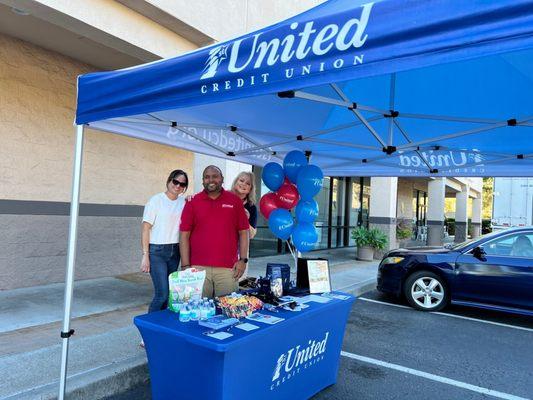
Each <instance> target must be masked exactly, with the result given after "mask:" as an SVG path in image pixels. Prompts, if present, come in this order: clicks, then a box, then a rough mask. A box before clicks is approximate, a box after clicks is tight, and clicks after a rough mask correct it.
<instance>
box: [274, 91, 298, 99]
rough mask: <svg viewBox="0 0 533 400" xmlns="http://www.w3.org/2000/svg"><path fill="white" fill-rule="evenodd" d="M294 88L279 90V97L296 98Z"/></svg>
mask: <svg viewBox="0 0 533 400" xmlns="http://www.w3.org/2000/svg"><path fill="white" fill-rule="evenodd" d="M294 95H295V93H294V90H286V91H284V92H278V97H279V98H281V99H293V98H294Z"/></svg>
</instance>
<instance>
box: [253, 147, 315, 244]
mask: <svg viewBox="0 0 533 400" xmlns="http://www.w3.org/2000/svg"><path fill="white" fill-rule="evenodd" d="M262 179H263V182H264V183H265V185H266V186H267V187H268V188H269V189H270V190H272V192H269V193H267V194H265V195H263V197H261V200H260V201H259V210H260V211H261V214H263V216H264V217H265V218H266V219H267V220H268V227H269V228H270V230H271V231H272V233H273V234H274V235H275V236H276V237H278V238H279V239H282V240H288V239H289V238H290V237H291V236H292V243H293V245H294V247H295V248H296V249H297V250H298V251H300V252H306V251H309V250H311V249H313V248H314V246H315V244H316V243H317V242H318V233H317V231H316V229H315V227H314V225H313V223H314V221H315V220H316V218H317V217H318V203H317V202H316V201H315V200H314V199H313V197H314V196H316V195H317V194H318V192H320V189H321V188H322V183H323V180H324V174H323V173H322V170H321V169H320V168H319V167H317V166H316V165H310V164H308V161H307V157H306V156H305V154H304V153H303V152H301V151H298V150H294V151H291V152H289V153H287V155H286V156H285V159H284V160H283V167H282V166H281V165H280V164H277V163H274V162H270V163H268V164H266V165H265V166H264V168H263V174H262ZM295 184H296V185H295ZM293 208H295V210H294V211H295V213H294V214H295V216H296V223H295V222H294V219H293V217H292V215H291V213H290V211H289V210H291V209H293Z"/></svg>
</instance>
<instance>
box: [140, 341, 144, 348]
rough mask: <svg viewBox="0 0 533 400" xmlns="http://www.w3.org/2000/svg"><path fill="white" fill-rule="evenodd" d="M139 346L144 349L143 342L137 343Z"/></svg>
mask: <svg viewBox="0 0 533 400" xmlns="http://www.w3.org/2000/svg"><path fill="white" fill-rule="evenodd" d="M139 346H141V347H142V348H143V349H144V340H141V343H139Z"/></svg>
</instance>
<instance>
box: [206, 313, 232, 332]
mask: <svg viewBox="0 0 533 400" xmlns="http://www.w3.org/2000/svg"><path fill="white" fill-rule="evenodd" d="M238 322H239V320H238V319H237V318H228V317H226V316H225V315H215V316H214V317H211V318H208V319H206V320H205V321H198V325H200V326H205V327H207V328H211V329H214V330H217V329H222V328H227V327H228V326H231V325H235V324H237V323H238Z"/></svg>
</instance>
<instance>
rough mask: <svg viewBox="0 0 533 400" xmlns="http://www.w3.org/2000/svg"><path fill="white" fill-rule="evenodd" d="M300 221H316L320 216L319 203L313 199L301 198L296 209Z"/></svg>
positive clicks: (295, 213) (295, 212) (297, 218)
mask: <svg viewBox="0 0 533 400" xmlns="http://www.w3.org/2000/svg"><path fill="white" fill-rule="evenodd" d="M294 215H296V220H297V221H298V222H314V221H315V219H317V218H318V203H317V202H316V201H315V200H313V199H311V200H300V201H299V202H298V205H297V206H296V209H295V210H294Z"/></svg>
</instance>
